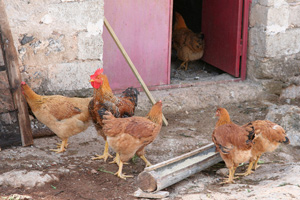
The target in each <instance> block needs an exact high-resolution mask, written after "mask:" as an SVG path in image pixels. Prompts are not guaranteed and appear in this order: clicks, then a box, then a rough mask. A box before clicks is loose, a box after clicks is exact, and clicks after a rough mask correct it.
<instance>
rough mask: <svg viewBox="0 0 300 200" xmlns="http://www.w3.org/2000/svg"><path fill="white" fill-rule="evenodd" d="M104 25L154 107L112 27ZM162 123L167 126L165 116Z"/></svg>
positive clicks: (147, 90)
mask: <svg viewBox="0 0 300 200" xmlns="http://www.w3.org/2000/svg"><path fill="white" fill-rule="evenodd" d="M104 25H105V27H106V28H107V30H108V32H109V33H110V35H111V37H112V38H113V39H114V41H115V43H116V45H117V46H118V48H119V49H120V51H121V53H122V55H123V56H124V58H125V60H126V61H127V63H128V65H129V67H130V68H131V70H132V72H133V73H134V75H135V77H136V78H137V79H138V81H139V82H140V84H141V86H142V88H143V89H144V91H145V93H146V95H147V97H148V98H149V100H150V101H151V103H152V104H153V105H154V104H155V103H156V101H155V99H154V98H153V96H152V94H151V93H150V91H149V89H148V87H147V85H146V84H145V82H144V81H143V79H142V77H141V76H140V74H139V72H138V71H137V69H136V67H135V66H134V64H133V63H132V61H131V59H130V57H129V56H128V54H127V52H126V50H125V49H124V47H123V45H122V44H121V42H120V40H119V39H118V37H117V35H116V34H115V32H114V30H113V29H112V27H111V26H110V24H109V23H108V21H107V19H106V18H104ZM163 123H164V124H165V125H166V126H168V121H167V119H166V118H165V116H164V115H163Z"/></svg>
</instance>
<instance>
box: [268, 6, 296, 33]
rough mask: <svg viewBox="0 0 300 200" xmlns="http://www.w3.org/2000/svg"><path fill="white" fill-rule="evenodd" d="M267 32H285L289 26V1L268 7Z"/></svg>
mask: <svg viewBox="0 0 300 200" xmlns="http://www.w3.org/2000/svg"><path fill="white" fill-rule="evenodd" d="M267 12H268V17H267V19H266V20H267V26H266V33H267V34H268V35H274V34H277V33H281V32H285V30H286V29H287V28H288V27H289V14H290V13H289V6H288V4H287V3H285V4H280V6H279V5H278V6H274V7H271V8H269V9H268V11H267Z"/></svg>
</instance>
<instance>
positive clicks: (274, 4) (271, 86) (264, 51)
mask: <svg viewBox="0 0 300 200" xmlns="http://www.w3.org/2000/svg"><path fill="white" fill-rule="evenodd" d="M249 26H250V27H249V28H250V29H249V48H248V65H247V68H248V77H249V78H250V79H252V80H256V81H258V82H260V83H262V85H263V86H264V87H265V89H266V90H267V91H268V92H271V93H273V94H275V95H281V94H282V93H283V94H286V93H287V92H286V91H285V90H286V88H288V87H290V86H292V85H294V84H295V83H297V84H298V86H300V84H299V83H300V80H299V81H297V80H298V79H299V78H300V77H299V75H300V0H253V2H252V6H251V10H250V20H249ZM298 77H299V78H298ZM295 79H296V81H295Z"/></svg>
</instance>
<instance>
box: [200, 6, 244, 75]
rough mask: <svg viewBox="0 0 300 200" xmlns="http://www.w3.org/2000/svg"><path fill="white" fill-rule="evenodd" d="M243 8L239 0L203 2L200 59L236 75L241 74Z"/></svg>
mask: <svg viewBox="0 0 300 200" xmlns="http://www.w3.org/2000/svg"><path fill="white" fill-rule="evenodd" d="M242 11H243V1H241V0H204V1H203V8H202V32H203V33H204V37H205V53H204V56H203V58H202V59H203V60H204V61H206V62H207V63H209V64H211V65H213V66H215V67H217V68H219V69H221V70H223V71H225V72H227V73H229V74H231V75H233V76H235V77H239V76H240V70H239V68H240V55H241V54H242V46H241V31H242V14H243V12H242ZM247 17H248V16H247Z"/></svg>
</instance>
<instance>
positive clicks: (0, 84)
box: [0, 71, 10, 90]
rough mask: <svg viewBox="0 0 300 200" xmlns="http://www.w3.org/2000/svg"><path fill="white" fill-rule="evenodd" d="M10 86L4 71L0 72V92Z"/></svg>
mask: <svg viewBox="0 0 300 200" xmlns="http://www.w3.org/2000/svg"><path fill="white" fill-rule="evenodd" d="M9 88H10V85H9V82H8V78H7V74H6V71H0V90H3V89H9Z"/></svg>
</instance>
